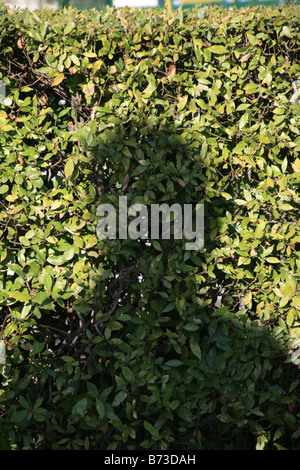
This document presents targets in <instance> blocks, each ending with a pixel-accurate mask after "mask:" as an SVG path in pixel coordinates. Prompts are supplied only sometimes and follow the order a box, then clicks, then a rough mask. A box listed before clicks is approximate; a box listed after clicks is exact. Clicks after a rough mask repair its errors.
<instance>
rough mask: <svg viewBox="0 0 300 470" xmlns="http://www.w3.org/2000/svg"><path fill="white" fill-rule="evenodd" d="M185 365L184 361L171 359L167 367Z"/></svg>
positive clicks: (166, 364)
mask: <svg viewBox="0 0 300 470" xmlns="http://www.w3.org/2000/svg"><path fill="white" fill-rule="evenodd" d="M182 364H183V362H182V361H180V360H179V359H170V360H169V361H167V362H166V363H165V366H169V367H179V366H181V365H182Z"/></svg>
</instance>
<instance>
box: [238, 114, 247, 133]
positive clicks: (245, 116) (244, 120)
mask: <svg viewBox="0 0 300 470" xmlns="http://www.w3.org/2000/svg"><path fill="white" fill-rule="evenodd" d="M248 121H249V113H245V114H243V116H242V117H241V120H240V122H239V129H240V130H242V129H243V128H244V127H245V125H246V124H247V122H248Z"/></svg>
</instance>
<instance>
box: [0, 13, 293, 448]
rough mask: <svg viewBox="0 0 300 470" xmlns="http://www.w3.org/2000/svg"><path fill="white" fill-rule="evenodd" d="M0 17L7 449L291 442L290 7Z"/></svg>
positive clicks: (1, 394) (2, 422)
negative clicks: (175, 217) (117, 231)
mask: <svg viewBox="0 0 300 470" xmlns="http://www.w3.org/2000/svg"><path fill="white" fill-rule="evenodd" d="M0 13H1V16H0V24H1V28H0V30H1V35H0V41H1V51H0V78H2V80H3V81H4V83H5V86H6V98H5V100H4V101H3V102H2V104H1V109H0V124H1V131H0V148H1V154H0V158H1V176H0V194H1V206H2V212H1V215H0V224H1V225H0V230H1V232H0V234H1V258H0V263H1V264H0V273H1V274H0V283H1V293H0V296H1V297H0V298H1V310H0V316H1V322H2V338H3V340H4V341H5V345H6V348H7V359H6V364H5V365H2V366H1V368H2V369H1V371H2V375H1V388H0V403H1V414H0V435H1V440H0V446H1V447H2V448H3V449H5V448H6V449H7V448H15V449H53V450H54V449H102V450H114V449H132V450H140V449H156V450H160V449H169V450H174V449H177V450H178V449H182V450H185V449H187V450H191V449H253V448H266V449H275V448H279V449H281V448H288V449H299V422H298V424H297V420H299V393H298V392H299V378H298V372H299V331H300V330H299V328H300V325H299V309H300V294H299V286H300V283H299V269H300V264H299V250H300V245H299V241H300V237H299V221H298V214H299V171H300V166H299V165H300V160H299V158H298V156H297V155H298V152H299V148H300V140H299V105H298V104H297V101H295V100H294V99H292V95H293V89H292V83H293V82H294V81H295V80H296V79H297V77H299V54H298V48H299V34H300V33H299V31H300V29H299V8H298V7H292V6H286V7H282V8H273V7H268V8H260V7H251V8H247V9H244V10H236V9H233V8H231V9H229V10H225V9H222V8H216V7H212V8H208V9H206V10H198V9H195V10H189V11H188V13H185V12H182V11H176V12H172V13H168V12H166V11H163V10H147V11H141V10H134V11H133V10H128V9H125V10H120V11H115V10H113V9H111V8H107V9H106V10H104V11H102V12H97V11H95V10H85V11H84V12H78V11H77V10H75V9H72V8H69V7H68V8H64V9H63V10H58V11H55V12H53V11H49V10H41V11H39V12H34V13H30V12H28V11H22V10H17V11H15V12H11V11H10V10H8V9H7V7H4V6H1V8H0ZM291 99H292V102H291ZM120 195H126V196H127V197H128V201H129V204H133V203H142V204H145V205H150V204H155V203H156V204H162V203H164V202H165V203H168V204H170V205H171V204H173V203H179V204H181V205H182V204H185V203H188V204H197V203H203V204H204V208H205V242H204V246H203V247H202V248H201V249H200V250H197V251H196V250H194V251H186V250H185V247H184V240H175V239H173V238H171V239H170V240H159V241H158V240H149V243H146V242H145V241H143V240H131V239H129V238H128V239H125V240H123V239H118V238H117V239H115V240H110V239H107V240H100V239H99V238H97V236H96V225H97V220H98V219H97V215H96V209H97V207H98V205H99V204H101V203H111V204H115V205H117V202H118V197H119V196H120Z"/></svg>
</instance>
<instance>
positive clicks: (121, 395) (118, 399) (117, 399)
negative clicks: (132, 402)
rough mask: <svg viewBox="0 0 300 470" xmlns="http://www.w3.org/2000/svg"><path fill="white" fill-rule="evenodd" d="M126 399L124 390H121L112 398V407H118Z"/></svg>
mask: <svg viewBox="0 0 300 470" xmlns="http://www.w3.org/2000/svg"><path fill="white" fill-rule="evenodd" d="M126 397H127V393H126V392H124V390H121V391H120V392H119V393H117V395H116V396H115V398H114V401H113V406H119V405H120V403H122V401H124V400H125V398H126Z"/></svg>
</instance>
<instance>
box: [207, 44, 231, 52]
mask: <svg viewBox="0 0 300 470" xmlns="http://www.w3.org/2000/svg"><path fill="white" fill-rule="evenodd" d="M208 50H209V51H210V52H211V53H212V54H228V53H229V52H228V50H227V49H226V47H225V46H217V45H216V46H211V47H209V49H208Z"/></svg>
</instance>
